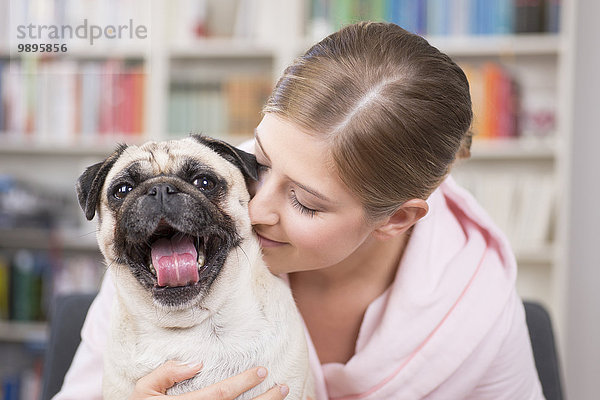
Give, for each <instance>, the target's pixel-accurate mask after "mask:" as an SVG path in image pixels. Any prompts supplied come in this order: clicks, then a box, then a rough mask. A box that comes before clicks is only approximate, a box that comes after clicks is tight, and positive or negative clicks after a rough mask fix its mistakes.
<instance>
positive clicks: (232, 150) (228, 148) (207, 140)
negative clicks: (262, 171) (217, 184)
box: [191, 135, 258, 180]
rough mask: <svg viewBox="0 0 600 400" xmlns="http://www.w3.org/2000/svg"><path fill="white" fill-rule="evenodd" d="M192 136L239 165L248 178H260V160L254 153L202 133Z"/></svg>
mask: <svg viewBox="0 0 600 400" xmlns="http://www.w3.org/2000/svg"><path fill="white" fill-rule="evenodd" d="M191 136H192V137H193V138H194V139H196V140H197V141H198V142H200V143H202V144H203V145H205V146H208V147H210V148H211V149H212V150H214V151H216V152H217V153H218V154H219V155H220V156H221V157H223V158H224V159H226V160H227V161H229V162H231V163H232V164H233V165H235V166H236V167H238V168H239V169H240V170H241V171H242V173H243V174H244V176H245V177H246V178H252V179H254V180H258V162H257V161H256V157H255V156H254V154H250V153H247V152H245V151H243V150H240V149H238V148H236V147H234V146H232V145H230V144H229V143H226V142H224V141H222V140H218V139H214V138H211V137H208V136H202V135H191Z"/></svg>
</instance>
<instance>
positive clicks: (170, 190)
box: [147, 183, 179, 203]
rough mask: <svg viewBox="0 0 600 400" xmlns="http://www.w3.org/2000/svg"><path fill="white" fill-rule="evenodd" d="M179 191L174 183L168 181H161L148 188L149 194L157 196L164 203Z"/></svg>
mask: <svg viewBox="0 0 600 400" xmlns="http://www.w3.org/2000/svg"><path fill="white" fill-rule="evenodd" d="M175 193H179V190H177V188H176V187H175V186H173V185H170V184H168V183H159V184H157V185H154V186H152V187H151V188H150V189H149V190H148V193H147V194H148V196H156V200H157V201H159V202H161V203H163V202H165V201H166V200H167V199H168V198H169V196H171V195H173V194H175Z"/></svg>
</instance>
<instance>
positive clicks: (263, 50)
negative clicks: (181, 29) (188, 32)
mask: <svg viewBox="0 0 600 400" xmlns="http://www.w3.org/2000/svg"><path fill="white" fill-rule="evenodd" d="M168 53H169V57H171V58H273V57H275V54H276V50H275V49H274V48H273V47H270V46H264V45H259V44H256V43H255V42H253V41H249V40H244V39H229V38H211V39H201V40H197V41H195V42H193V43H189V44H180V43H175V44H172V45H171V46H169V48H168Z"/></svg>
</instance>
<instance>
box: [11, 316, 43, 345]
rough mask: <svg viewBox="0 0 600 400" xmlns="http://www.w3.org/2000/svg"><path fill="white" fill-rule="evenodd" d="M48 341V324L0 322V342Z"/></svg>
mask: <svg viewBox="0 0 600 400" xmlns="http://www.w3.org/2000/svg"><path fill="white" fill-rule="evenodd" d="M47 340H48V324H47V323H46V322H21V321H0V341H2V342H25V343H27V342H29V343H30V342H35V343H43V342H46V341H47Z"/></svg>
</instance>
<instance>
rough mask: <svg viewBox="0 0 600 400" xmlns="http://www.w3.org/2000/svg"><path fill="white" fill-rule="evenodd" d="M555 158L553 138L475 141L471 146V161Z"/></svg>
mask: <svg viewBox="0 0 600 400" xmlns="http://www.w3.org/2000/svg"><path fill="white" fill-rule="evenodd" d="M555 156H556V146H555V140H554V138H553V137H548V138H514V139H492V140H486V139H477V138H475V139H474V140H473V144H472V145H471V159H473V160H552V159H554V158H555Z"/></svg>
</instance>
